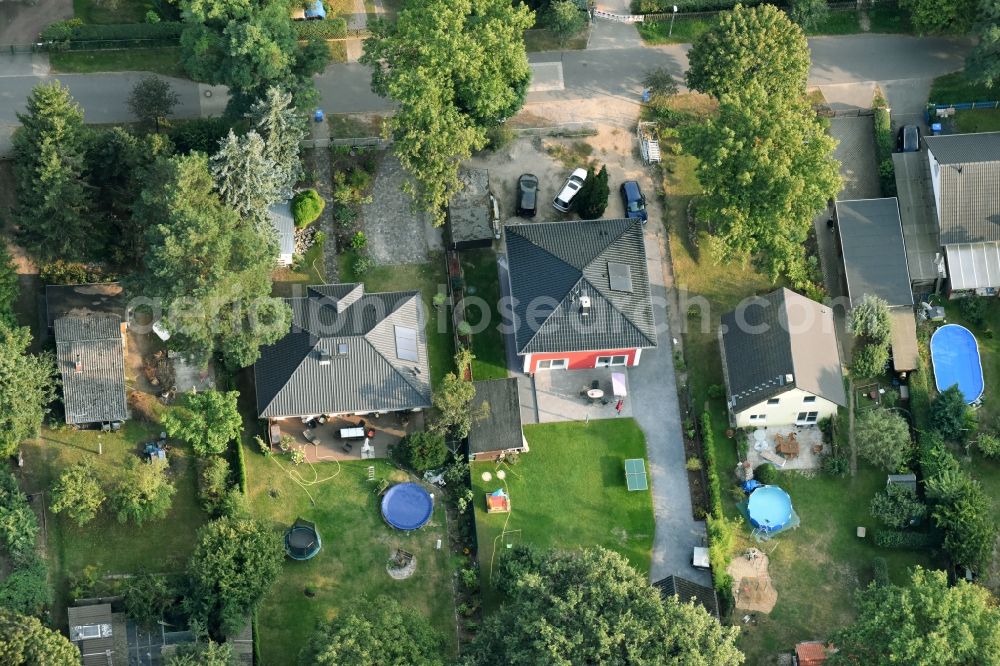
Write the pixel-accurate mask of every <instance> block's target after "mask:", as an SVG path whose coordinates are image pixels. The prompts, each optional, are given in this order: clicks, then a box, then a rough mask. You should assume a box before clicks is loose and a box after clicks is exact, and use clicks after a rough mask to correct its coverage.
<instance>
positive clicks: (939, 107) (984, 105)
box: [927, 100, 1000, 112]
mask: <svg viewBox="0 0 1000 666" xmlns="http://www.w3.org/2000/svg"><path fill="white" fill-rule="evenodd" d="M927 109H928V110H929V111H933V112H937V111H944V110H951V111H970V110H972V109H1000V101H998V100H993V101H986V102H957V103H955V104H933V103H931V104H928V105H927Z"/></svg>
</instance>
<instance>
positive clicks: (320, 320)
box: [254, 284, 431, 418]
mask: <svg viewBox="0 0 1000 666" xmlns="http://www.w3.org/2000/svg"><path fill="white" fill-rule="evenodd" d="M286 300H287V302H288V303H289V305H291V307H292V330H291V331H290V332H289V333H288V335H286V336H285V337H284V338H282V339H281V340H279V341H278V342H276V343H275V344H273V345H268V346H267V347H263V348H262V349H261V357H260V360H258V361H257V363H256V364H255V365H254V376H255V382H256V387H257V412H258V414H259V415H260V416H261V417H262V418H266V417H282V416H302V415H307V414H337V413H347V412H368V411H397V410H404V409H414V408H418V407H429V406H430V404H431V384H430V365H429V362H428V357H427V341H426V338H425V334H424V328H423V322H424V317H423V306H422V303H421V301H420V293H419V292H415V291H414V292H390V293H381V294H365V293H364V291H363V285H353V284H352V285H318V286H314V287H309V290H308V295H307V296H305V297H301V298H292V299H286ZM345 304H346V305H345ZM338 306H339V311H338ZM394 326H406V327H410V328H413V329H414V330H415V331H416V333H417V352H418V353H417V358H418V360H417V361H416V362H411V361H406V360H403V359H400V358H398V357H397V356H396V346H395V335H394ZM342 344H343V345H346V346H347V353H346V354H340V353H339V346H340V345H342ZM324 351H325V352H326V353H327V354H328V355H329V358H328V359H326V360H325V362H324V359H321V352H324Z"/></svg>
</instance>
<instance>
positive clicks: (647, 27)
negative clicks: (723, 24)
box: [636, 16, 715, 44]
mask: <svg viewBox="0 0 1000 666" xmlns="http://www.w3.org/2000/svg"><path fill="white" fill-rule="evenodd" d="M714 25H715V18H714V17H712V16H703V17H696V18H682V19H675V20H674V27H673V30H672V31H671V29H670V21H669V20H667V21H648V22H644V23H637V24H636V28H637V29H638V30H639V36H640V37H642V40H643V41H644V42H646V43H647V44H690V43H691V42H694V41H695V40H697V39H698V38H699V37H701V36H702V35H704V34H705V33H706V32H708V31H709V30H711V29H712V26H714Z"/></svg>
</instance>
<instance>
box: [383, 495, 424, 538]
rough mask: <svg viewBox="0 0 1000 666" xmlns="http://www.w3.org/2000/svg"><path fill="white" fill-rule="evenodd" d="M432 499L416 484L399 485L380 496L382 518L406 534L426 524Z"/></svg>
mask: <svg viewBox="0 0 1000 666" xmlns="http://www.w3.org/2000/svg"><path fill="white" fill-rule="evenodd" d="M433 511H434V498H432V497H431V495H430V493H428V492H427V491H426V490H424V489H423V488H421V487H420V486H419V485H418V484H416V483H399V484H396V485H395V486H393V487H392V488H389V490H387V491H386V493H385V495H383V496H382V517H383V518H385V522H387V523H389V524H390V525H392V526H393V527H395V528H396V529H397V530H405V531H407V532H409V531H411V530H416V529H419V528H421V527H423V526H424V525H426V524H427V521H428V520H430V519H431V513H433Z"/></svg>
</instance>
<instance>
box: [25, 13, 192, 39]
mask: <svg viewBox="0 0 1000 666" xmlns="http://www.w3.org/2000/svg"><path fill="white" fill-rule="evenodd" d="M182 32H184V24H183V23H181V22H180V21H160V22H159V23H108V24H104V25H94V24H89V23H79V22H78V21H77V20H75V19H71V20H69V21H60V22H58V23H53V24H52V25H50V26H48V27H47V28H45V30H43V31H42V40H43V41H55V42H59V41H65V40H69V41H73V42H85V41H91V40H95V41H108V40H128V39H155V40H165V41H171V42H173V43H175V44H176V43H178V42H179V41H180V38H181V33H182Z"/></svg>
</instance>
